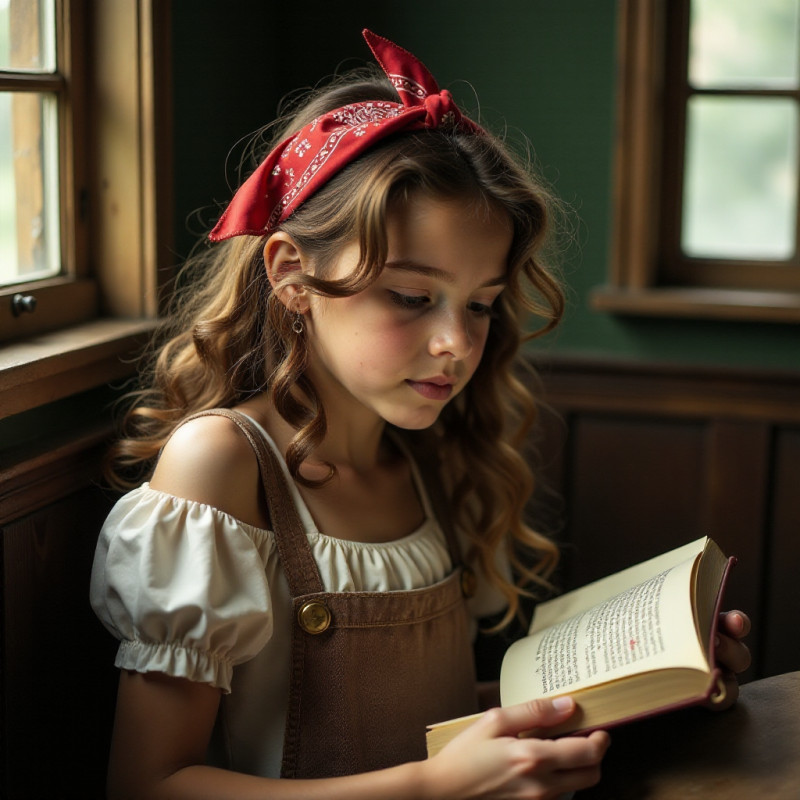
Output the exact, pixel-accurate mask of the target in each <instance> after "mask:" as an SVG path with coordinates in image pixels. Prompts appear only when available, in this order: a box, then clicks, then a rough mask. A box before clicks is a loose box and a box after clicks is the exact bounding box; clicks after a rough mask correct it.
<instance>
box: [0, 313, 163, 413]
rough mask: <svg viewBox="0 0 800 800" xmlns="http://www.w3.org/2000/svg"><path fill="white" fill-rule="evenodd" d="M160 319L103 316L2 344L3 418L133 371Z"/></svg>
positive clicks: (0, 405) (0, 393) (0, 386)
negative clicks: (54, 331)
mask: <svg viewBox="0 0 800 800" xmlns="http://www.w3.org/2000/svg"><path fill="white" fill-rule="evenodd" d="M156 324H157V321H156V320H152V319H146V320H142V319H138V320H120V319H100V320H95V321H93V322H88V323H85V324H83V325H77V326H75V327H73V328H68V329H66V330H63V331H58V332H56V333H49V334H43V335H41V336H36V337H33V338H31V339H27V340H26V341H24V342H17V343H13V344H10V345H7V346H6V347H4V348H3V349H2V350H0V419H5V418H6V417H10V416H12V415H14V414H19V413H21V412H23V411H28V410H29V409H32V408H36V407H38V406H41V405H44V404H45V403H51V402H53V401H55V400H60V399H62V398H64V397H68V396H70V395H73V394H77V393H78V392H83V391H86V390H88V389H93V388H95V387H97V386H102V385H103V384H106V383H108V382H109V381H113V380H118V379H120V378H124V377H126V376H128V375H130V374H131V373H132V372H133V370H134V364H133V359H134V358H135V356H136V355H137V353H138V352H139V351H140V350H141V348H142V346H143V345H144V344H145V343H146V341H147V339H148V337H149V335H150V334H151V333H152V331H153V329H154V328H155V326H156Z"/></svg>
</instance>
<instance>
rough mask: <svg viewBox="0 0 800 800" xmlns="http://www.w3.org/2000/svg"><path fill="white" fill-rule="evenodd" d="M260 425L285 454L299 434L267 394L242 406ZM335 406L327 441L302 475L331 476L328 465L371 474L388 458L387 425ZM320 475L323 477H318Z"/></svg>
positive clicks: (328, 409) (330, 406) (329, 411)
mask: <svg viewBox="0 0 800 800" xmlns="http://www.w3.org/2000/svg"><path fill="white" fill-rule="evenodd" d="M239 408H240V410H241V411H243V412H244V413H246V414H249V415H250V416H252V417H253V418H254V419H256V421H257V422H259V423H260V424H261V425H262V426H263V427H264V428H265V429H266V430H267V432H268V433H269V435H270V436H271V437H272V439H273V441H274V442H275V444H276V445H277V446H278V448H279V450H280V451H281V452H283V453H285V452H286V449H287V447H288V445H289V443H290V442H291V440H292V439H293V438H294V436H295V434H296V433H297V431H296V430H295V429H294V428H293V427H292V426H291V425H289V423H288V422H286V420H284V419H283V417H281V415H280V414H279V413H278V411H277V410H276V409H275V406H274V405H273V404H272V402H271V401H270V400H269V398H268V396H267V395H266V394H263V395H259V396H258V397H255V398H253V399H251V400H248V401H247V402H245V403H243V404H242V405H241V406H239ZM341 411H342V409H340V408H337V405H336V404H335V403H326V404H325V418H326V423H327V430H326V433H325V438H324V439H323V441H322V442H321V443H320V445H319V446H318V447H317V448H315V449H314V451H313V452H312V454H311V456H310V457H309V458H308V459H307V461H306V462H305V464H304V466H303V468H302V470H301V471H302V473H303V475H304V476H305V477H307V478H310V479H316V478H320V477H324V476H325V475H327V474H328V471H329V469H328V467H327V466H325V465H326V464H332V465H333V466H334V467H336V468H337V469H342V468H343V469H345V470H348V471H350V470H352V471H354V472H356V473H369V472H370V471H371V470H373V469H375V468H376V467H377V466H378V465H379V464H380V463H382V462H383V461H385V459H386V458H387V452H393V450H392V449H391V448H390V449H389V451H387V447H386V442H385V439H384V433H385V430H386V423H385V422H384V421H383V420H382V419H381V418H380V417H377V416H375V415H371V414H368V413H366V412H365V413H362V414H353V413H351V414H344V413H341ZM318 473H319V474H318Z"/></svg>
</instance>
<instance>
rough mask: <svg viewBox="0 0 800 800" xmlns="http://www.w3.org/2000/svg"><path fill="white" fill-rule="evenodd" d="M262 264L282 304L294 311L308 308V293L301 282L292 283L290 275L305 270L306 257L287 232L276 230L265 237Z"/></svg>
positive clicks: (302, 311) (298, 311)
mask: <svg viewBox="0 0 800 800" xmlns="http://www.w3.org/2000/svg"><path fill="white" fill-rule="evenodd" d="M264 266H265V267H266V270H267V278H269V282H270V283H271V284H272V288H273V289H274V291H275V294H276V295H277V297H278V299H279V300H280V301H281V302H282V303H283V304H284V306H286V308H288V309H289V310H290V311H292V312H294V313H301V314H302V313H305V312H306V311H307V310H308V293H307V292H306V290H305V287H304V286H303V284H301V283H292V282H291V276H292V275H293V274H296V275H299V274H301V273H303V272H305V271H306V259H305V258H304V256H303V254H302V253H301V252H300V248H299V247H298V246H297V245H296V244H295V243H294V240H293V239H292V237H291V236H289V234H288V233H284V232H283V231H278V232H277V233H273V234H272V236H270V237H269V239H267V242H266V244H265V245H264ZM287 278H288V280H287Z"/></svg>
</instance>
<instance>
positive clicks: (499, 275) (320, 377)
mask: <svg viewBox="0 0 800 800" xmlns="http://www.w3.org/2000/svg"><path fill="white" fill-rule="evenodd" d="M387 233H388V258H387V262H386V266H385V268H384V270H383V272H382V273H381V275H380V277H379V278H378V279H377V280H376V281H375V282H374V283H373V284H371V285H370V286H369V287H368V288H367V289H365V290H364V291H362V292H359V293H358V294H356V295H353V296H352V297H344V298H326V297H319V296H313V295H312V297H311V304H310V308H309V311H310V313H308V314H306V317H305V322H306V327H307V330H308V336H309V345H310V354H309V355H310V360H309V377H310V378H311V379H312V381H313V383H314V386H315V387H316V389H317V391H318V392H319V394H320V397H321V399H322V402H323V404H324V405H325V407H326V409H329V410H333V409H334V408H337V407H338V408H341V409H342V410H344V409H346V408H352V409H354V410H355V411H356V413H358V414H359V415H363V413H364V412H365V411H366V412H367V413H371V414H374V415H376V416H377V417H379V418H381V419H383V420H385V421H386V422H389V423H391V424H393V425H396V426H398V427H401V428H409V429H420V428H427V427H428V426H430V425H432V424H433V423H434V422H435V421H436V418H437V417H438V416H439V414H440V412H441V410H442V409H443V408H444V406H445V405H446V404H447V403H448V402H449V401H450V400H452V399H453V398H454V397H455V396H456V395H457V394H458V393H459V392H460V391H461V390H462V389H463V388H464V387H465V386H466V384H467V382H468V381H469V380H470V378H471V377H472V375H473V373H474V372H475V370H476V368H477V366H478V363H479V362H480V360H481V356H482V355H483V350H484V347H485V345H486V337H487V335H488V332H489V324H490V322H491V316H492V305H493V304H494V302H495V301H496V300H497V297H498V296H499V295H500V293H501V292H502V291H503V289H504V287H505V281H506V270H507V258H508V253H509V249H510V247H511V239H512V229H511V223H510V221H509V220H508V219H507V218H506V217H505V215H503V214H501V213H498V212H495V211H490V210H488V209H485V208H482V209H480V210H478V209H476V208H475V204H474V203H468V202H464V201H460V200H437V199H432V198H429V197H425V196H418V197H416V198H412V200H411V201H409V203H408V204H406V205H405V206H403V207H401V208H399V209H398V210H396V211H394V212H393V213H391V214H390V215H389V217H388V231H387ZM358 255H359V248H358V243H357V242H353V243H351V244H349V245H347V246H346V247H345V248H344V249H343V251H342V253H341V255H340V257H339V259H338V261H337V262H336V264H335V266H334V268H333V274H332V275H331V276H329V277H332V278H337V277H343V276H346V275H349V274H350V273H351V272H352V270H353V268H354V267H355V265H356V264H357V262H358ZM345 413H347V412H345Z"/></svg>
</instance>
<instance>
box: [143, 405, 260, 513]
mask: <svg viewBox="0 0 800 800" xmlns="http://www.w3.org/2000/svg"><path fill="white" fill-rule="evenodd" d="M150 486H151V487H152V488H153V489H157V490H159V491H162V492H166V493H167V494H171V495H175V496H176V497H182V498H185V499H186V500H194V501H196V502H200V503H205V504H207V505H210V506H213V507H214V508H218V509H220V510H221V511H225V512H226V513H228V514H231V515H232V516H234V517H236V518H237V519H240V520H242V521H243V522H248V523H250V524H252V525H259V526H260V525H261V524H262V523H263V522H264V519H263V515H262V513H261V512H260V511H259V509H260V505H261V501H260V495H261V491H260V476H259V470H258V461H257V459H256V456H255V453H254V452H253V449H252V447H251V446H250V443H249V442H248V441H247V439H246V438H245V437H244V436H243V435H242V433H241V432H240V431H239V429H238V427H237V426H236V424H235V423H234V422H232V421H231V420H229V419H227V418H225V417H219V416H206V417H198V418H197V419H193V420H190V421H189V422H187V423H185V424H183V425H181V426H180V427H179V428H178V429H177V430H176V431H175V433H174V434H173V435H172V437H171V438H170V440H169V441H168V442H167V444H166V445H165V447H164V450H163V452H162V453H161V456H160V458H159V460H158V464H157V465H156V469H155V471H154V473H153V477H152V478H151V480H150Z"/></svg>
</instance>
